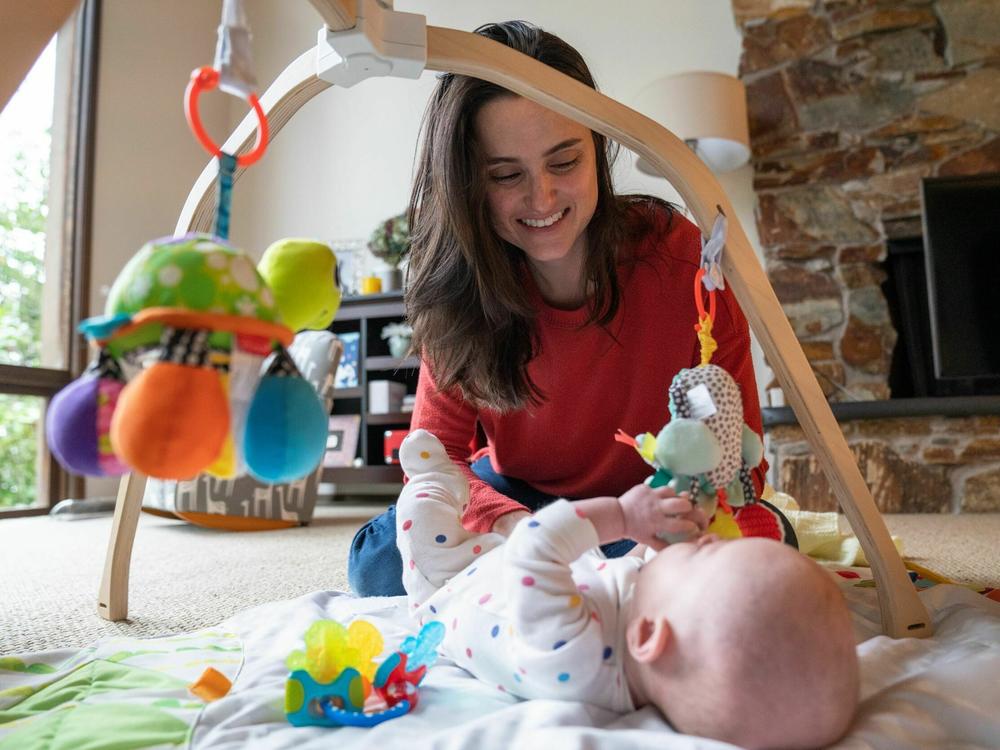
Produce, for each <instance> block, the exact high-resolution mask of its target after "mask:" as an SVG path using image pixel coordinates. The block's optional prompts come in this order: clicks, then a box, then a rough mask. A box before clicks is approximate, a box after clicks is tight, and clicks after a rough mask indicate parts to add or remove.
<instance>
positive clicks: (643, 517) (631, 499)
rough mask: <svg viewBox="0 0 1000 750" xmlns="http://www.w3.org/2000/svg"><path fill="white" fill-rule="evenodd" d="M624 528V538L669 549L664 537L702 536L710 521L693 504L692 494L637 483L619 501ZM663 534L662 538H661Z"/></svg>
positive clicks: (692, 537) (655, 547)
mask: <svg viewBox="0 0 1000 750" xmlns="http://www.w3.org/2000/svg"><path fill="white" fill-rule="evenodd" d="M618 505H619V506H621V510H622V516H623V520H624V525H625V536H626V537H628V538H630V539H634V540H635V541H636V542H639V543H640V544H648V545H649V546H650V547H652V548H653V549H654V550H661V549H663V548H664V547H666V546H667V543H666V542H665V541H664V539H663V538H662V537H665V536H668V535H669V536H673V537H684V536H687V537H688V538H689V539H694V538H695V537H698V536H701V535H702V534H703V533H705V529H707V528H708V518H707V517H706V516H705V514H704V512H702V510H701V508H699V507H698V506H696V505H693V504H692V503H691V500H690V495H689V494H688V493H687V492H682V493H681V494H680V495H678V494H677V493H675V492H674V490H673V488H671V487H656V488H655V489H654V488H652V487H650V486H649V485H647V484H637V485H636V486H635V487H633V488H632V489H630V490H629V491H628V492H626V493H625V494H624V495H622V496H621V497H619V498H618ZM661 535H662V537H661Z"/></svg>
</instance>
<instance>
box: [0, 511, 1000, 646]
mask: <svg viewBox="0 0 1000 750" xmlns="http://www.w3.org/2000/svg"><path fill="white" fill-rule="evenodd" d="M382 507H384V506H380V505H378V504H374V503H373V504H371V505H343V504H334V505H333V506H321V507H320V508H319V509H318V510H317V515H316V519H315V520H314V522H313V524H312V525H310V526H308V527H303V528H296V529H287V530H283V531H270V532H258V533H244V534H237V533H224V532H217V531H210V530H207V529H200V528H197V527H194V526H189V525H188V524H185V523H183V522H178V521H171V520H166V519H161V518H155V517H152V516H148V515H146V514H143V516H142V519H141V521H140V523H139V530H138V533H137V535H136V543H135V549H134V552H133V557H132V580H131V588H130V595H129V613H130V618H131V619H130V620H128V621H126V622H121V623H111V622H107V621H105V620H102V619H101V618H99V617H98V616H97V614H96V613H95V608H96V597H97V587H98V584H99V582H100V577H101V572H102V570H103V566H104V555H105V551H106V549H107V540H108V533H109V530H110V527H111V519H110V517H105V518H98V519H83V520H76V521H56V520H52V519H50V518H48V517H44V516H43V517H36V518H20V519H10V520H4V521H0V602H2V605H0V607H2V614H0V654H11V653H22V652H27V651H42V650H47V649H52V648H61V647H67V648H68V647H80V646H85V645H87V644H90V643H92V642H93V641H94V640H96V639H97V638H100V637H102V636H107V635H117V634H120V635H130V636H139V637H148V636H156V635H164V634H169V633H178V632H183V631H190V630H195V629H198V628H202V627H207V626H210V625H214V624H216V623H218V622H219V621H221V620H223V619H225V618H227V617H229V616H230V615H232V614H233V613H235V612H238V611H240V610H243V609H246V608H247V607H251V606H254V605H256V604H260V603H263V602H269V601H274V600H278V599H289V598H292V597H296V596H299V595H301V594H305V593H307V592H310V591H316V590H324V589H325V590H331V589H339V590H347V589H348V586H347V575H346V560H347V550H348V547H349V545H350V542H351V538H352V537H353V535H354V531H355V530H356V529H357V527H358V526H359V525H360V524H362V523H363V522H364V521H365V520H366V519H367V518H369V517H370V516H372V515H374V514H375V513H378V512H379V511H380V510H381V509H382ZM887 521H888V525H889V527H890V530H891V531H892V533H893V534H896V535H898V536H900V537H901V538H902V539H903V542H904V545H905V551H906V554H907V555H908V556H911V557H913V558H914V559H915V560H916V561H917V562H919V563H920V564H922V565H924V566H925V567H929V568H932V569H934V570H936V571H938V572H940V573H942V574H944V575H946V576H949V577H951V578H953V579H956V580H961V581H973V582H980V583H991V584H993V585H1000V554H998V552H997V542H998V541H1000V514H988V515H967V516H940V515H937V516H931V515H926V516H890V517H888V518H887Z"/></svg>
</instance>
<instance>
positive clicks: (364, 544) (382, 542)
mask: <svg viewBox="0 0 1000 750" xmlns="http://www.w3.org/2000/svg"><path fill="white" fill-rule="evenodd" d="M470 468H471V469H472V471H473V472H474V473H475V475H476V476H477V477H479V478H480V479H482V480H483V481H484V482H486V483H487V484H489V485H490V486H491V487H493V489H495V490H496V491H497V492H499V493H501V494H502V495H506V496H507V497H509V498H511V499H513V500H517V502H519V503H521V504H522V505H524V506H526V507H527V508H528V509H529V510H533V511H534V510H538V509H539V508H541V507H542V506H545V505H548V504H549V503H551V502H552V501H553V500H555V499H556V497H557V496H556V495H549V494H548V493H545V492H542V491H540V490H537V489H535V488H534V487H532V486H531V485H530V484H528V483H527V482H523V481H521V480H520V479H512V478H510V477H505V476H503V475H502V474H497V473H496V472H495V471H493V467H492V466H491V465H490V459H489V457H488V456H483V457H482V458H480V459H479V460H478V461H476V462H475V463H473V464H472V466H471V467H470ZM634 546H635V542H633V541H632V540H631V539H622V540H620V541H617V542H612V543H611V544H605V545H602V546H601V550H602V551H603V552H604V554H605V555H607V556H608V557H621V556H622V555H624V554H625V553H626V552H628V551H629V550H630V549H632V547H634ZM347 580H348V581H349V582H350V584H351V589H353V590H354V593H355V594H357V595H358V596H400V595H402V594H405V593H406V591H405V590H404V589H403V560H402V558H401V557H400V556H399V550H398V549H397V547H396V506H395V505H393V506H391V507H390V508H389V509H388V510H387V511H386V512H385V513H382V514H381V515H378V516H375V518H373V519H372V520H370V521H369V522H368V523H366V524H365V525H364V526H362V527H361V528H360V529H359V530H358V533H357V534H355V535H354V541H353V542H352V543H351V552H350V554H349V555H348V558H347Z"/></svg>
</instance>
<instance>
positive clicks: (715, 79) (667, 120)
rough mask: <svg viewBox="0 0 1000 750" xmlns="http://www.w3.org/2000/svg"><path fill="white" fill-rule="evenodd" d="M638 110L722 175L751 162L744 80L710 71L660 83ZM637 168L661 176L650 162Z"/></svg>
mask: <svg viewBox="0 0 1000 750" xmlns="http://www.w3.org/2000/svg"><path fill="white" fill-rule="evenodd" d="M635 109H636V110H637V111H639V112H641V113H642V114H644V115H646V116H647V117H649V118H651V119H653V120H656V122H658V123H660V124H661V125H663V126H664V127H665V128H667V129H668V130H670V131H671V132H673V133H674V135H676V136H677V137H678V138H681V139H683V140H684V142H685V143H686V144H687V145H688V146H690V147H691V149H692V150H693V151H694V152H695V153H696V154H697V155H698V157H699V158H700V159H701V160H702V161H704V162H705V164H707V165H708V167H709V169H711V170H712V171H713V172H715V173H717V174H719V173H722V172H730V171H732V170H734V169H738V168H739V167H742V166H743V165H744V164H746V163H747V161H748V160H749V159H750V131H749V127H748V125H747V98H746V89H745V88H744V86H743V82H742V81H741V80H739V79H738V78H735V77H733V76H731V75H726V74H725V73H709V72H704V71H696V72H690V73H680V74H678V75H673V76H668V77H666V78H660V79H658V80H656V81H654V82H653V83H651V84H650V85H649V86H646V87H645V88H644V89H642V91H640V92H639V94H638V95H637V96H636V99H635ZM636 166H637V167H638V168H639V171H640V172H642V173H644V174H648V175H653V176H654V177H660V176H661V175H660V173H659V172H657V171H656V170H655V169H654V168H653V167H652V165H650V164H649V163H647V162H646V160H645V159H642V158H639V160H638V161H637V163H636Z"/></svg>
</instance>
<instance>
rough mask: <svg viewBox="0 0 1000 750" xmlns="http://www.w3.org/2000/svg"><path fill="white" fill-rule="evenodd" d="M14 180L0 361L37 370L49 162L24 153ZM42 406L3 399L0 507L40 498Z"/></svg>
mask: <svg viewBox="0 0 1000 750" xmlns="http://www.w3.org/2000/svg"><path fill="white" fill-rule="evenodd" d="M9 177H13V182H14V186H15V190H14V191H12V192H13V195H14V198H13V199H8V200H7V201H4V202H0V362H2V363H3V364H7V365H24V366H38V365H40V364H41V351H40V347H41V339H42V284H43V283H44V282H45V266H44V258H45V222H46V216H47V214H48V207H47V205H46V189H47V186H48V162H47V159H46V158H44V157H43V156H41V155H30V154H28V153H26V152H25V151H20V152H18V153H17V154H16V155H15V158H14V174H13V175H9ZM41 406H42V403H41V399H40V398H37V397H30V396H12V395H4V394H0V508H2V507H10V506H13V505H28V504H31V503H32V502H33V501H34V499H35V496H36V494H37V485H36V456H37V451H38V435H39V432H40V430H41V427H42V425H41V412H42V410H41Z"/></svg>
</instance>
